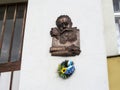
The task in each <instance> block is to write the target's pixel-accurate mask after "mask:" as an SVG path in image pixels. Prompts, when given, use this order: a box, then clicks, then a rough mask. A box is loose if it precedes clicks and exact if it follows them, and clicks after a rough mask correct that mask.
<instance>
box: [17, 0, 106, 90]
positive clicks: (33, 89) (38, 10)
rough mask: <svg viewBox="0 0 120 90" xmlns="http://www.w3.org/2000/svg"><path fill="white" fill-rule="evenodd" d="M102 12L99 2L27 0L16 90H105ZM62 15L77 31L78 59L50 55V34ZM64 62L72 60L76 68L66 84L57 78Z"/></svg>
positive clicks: (92, 0)
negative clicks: (78, 43)
mask: <svg viewBox="0 0 120 90" xmlns="http://www.w3.org/2000/svg"><path fill="white" fill-rule="evenodd" d="M101 9H102V7H101V0H42V1H40V0H29V3H28V13H27V21H26V28H25V37H24V47H23V57H22V65H21V76H20V88H19V90H108V75H107V63H106V58H105V57H106V54H105V47H104V39H103V21H102V11H101ZM62 14H65V15H66V14H67V15H69V16H70V17H71V19H72V21H73V26H77V27H78V28H79V29H80V42H81V43H80V45H81V50H82V53H81V54H80V55H79V56H76V57H53V56H51V55H50V53H49V48H50V47H51V42H52V41H51V37H50V34H49V31H50V29H51V27H55V20H56V18H57V17H58V16H59V15H62ZM65 59H70V60H73V61H74V63H75V67H76V71H75V73H74V74H73V76H72V77H70V78H69V79H67V80H63V79H61V78H59V76H58V74H57V67H58V64H60V63H61V62H62V61H64V60H65Z"/></svg>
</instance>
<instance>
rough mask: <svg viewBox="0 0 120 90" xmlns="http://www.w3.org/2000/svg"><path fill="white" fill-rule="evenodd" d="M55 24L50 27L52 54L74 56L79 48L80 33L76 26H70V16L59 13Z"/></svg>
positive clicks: (78, 51)
mask: <svg viewBox="0 0 120 90" xmlns="http://www.w3.org/2000/svg"><path fill="white" fill-rule="evenodd" d="M56 26H57V27H54V28H51V31H50V35H51V37H52V47H50V53H51V55H52V56H76V55H79V54H80V52H81V50H80V34H79V29H77V27H72V21H71V18H70V17H69V16H68V15H61V16H59V17H58V18H57V20H56Z"/></svg>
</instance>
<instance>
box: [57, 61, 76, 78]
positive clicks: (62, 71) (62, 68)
mask: <svg viewBox="0 0 120 90" xmlns="http://www.w3.org/2000/svg"><path fill="white" fill-rule="evenodd" d="M74 71H75V67H74V63H73V61H71V60H65V61H63V62H62V63H61V64H60V65H59V66H58V74H59V76H60V77H61V78H63V79H67V78H68V77H70V76H71V75H72V74H73V73H74Z"/></svg>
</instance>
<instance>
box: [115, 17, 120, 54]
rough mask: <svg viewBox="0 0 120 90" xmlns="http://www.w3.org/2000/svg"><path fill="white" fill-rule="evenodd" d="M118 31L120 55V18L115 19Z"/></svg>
mask: <svg viewBox="0 0 120 90" xmlns="http://www.w3.org/2000/svg"><path fill="white" fill-rule="evenodd" d="M115 24H116V31H117V42H118V51H119V54H120V17H116V18H115Z"/></svg>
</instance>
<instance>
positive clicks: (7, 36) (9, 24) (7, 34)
mask: <svg viewBox="0 0 120 90" xmlns="http://www.w3.org/2000/svg"><path fill="white" fill-rule="evenodd" d="M14 11H15V6H12V5H10V6H8V10H7V16H6V23H5V31H4V38H3V43H2V49H1V57H0V61H2V62H3V63H5V62H8V57H9V49H10V42H11V35H12V28H13V17H14Z"/></svg>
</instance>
